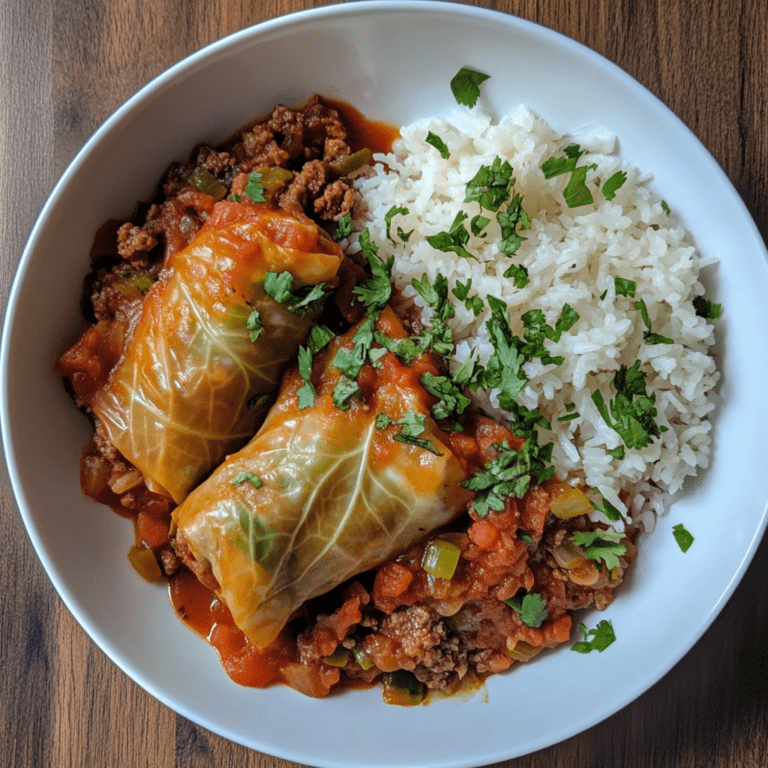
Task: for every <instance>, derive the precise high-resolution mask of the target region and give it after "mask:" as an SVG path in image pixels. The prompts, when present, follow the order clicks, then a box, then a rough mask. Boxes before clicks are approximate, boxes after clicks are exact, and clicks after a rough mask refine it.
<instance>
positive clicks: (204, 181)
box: [188, 165, 228, 200]
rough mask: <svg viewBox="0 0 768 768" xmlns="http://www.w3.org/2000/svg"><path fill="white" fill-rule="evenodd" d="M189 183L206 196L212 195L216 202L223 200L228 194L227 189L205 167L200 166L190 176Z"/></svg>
mask: <svg viewBox="0 0 768 768" xmlns="http://www.w3.org/2000/svg"><path fill="white" fill-rule="evenodd" d="M188 181H189V183H190V184H191V185H192V186H193V187H194V188H195V189H198V190H200V192H202V193H203V194H204V195H210V196H211V197H212V198H213V199H214V200H222V199H223V198H224V196H225V195H226V194H227V192H228V190H227V188H226V187H225V186H224V185H223V184H222V183H221V182H220V181H219V180H218V179H217V178H216V177H215V176H214V175H213V174H212V173H211V172H210V171H209V170H208V169H207V168H206V167H205V166H202V165H198V166H197V168H195V170H194V171H192V173H190V174H189V179H188Z"/></svg>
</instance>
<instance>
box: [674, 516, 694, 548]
mask: <svg viewBox="0 0 768 768" xmlns="http://www.w3.org/2000/svg"><path fill="white" fill-rule="evenodd" d="M672 535H673V536H674V537H675V541H676V542H677V546H678V547H680V549H681V550H682V551H683V552H687V551H688V550H689V549H690V548H691V544H693V541H694V538H693V536H692V535H691V532H690V531H688V530H687V529H686V527H685V526H684V525H683V524H682V523H678V524H677V525H675V526H673V527H672Z"/></svg>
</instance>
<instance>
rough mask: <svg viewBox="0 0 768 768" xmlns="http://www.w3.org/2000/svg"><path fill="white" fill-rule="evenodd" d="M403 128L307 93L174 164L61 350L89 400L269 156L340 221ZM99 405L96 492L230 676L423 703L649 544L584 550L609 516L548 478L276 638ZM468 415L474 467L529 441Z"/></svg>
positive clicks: (602, 583) (307, 210) (538, 644)
mask: <svg viewBox="0 0 768 768" xmlns="http://www.w3.org/2000/svg"><path fill="white" fill-rule="evenodd" d="M396 135H397V131H396V130H395V129H394V128H391V127H390V126H386V125H381V124H373V123H369V122H367V121H366V120H365V119H364V118H363V117H362V116H361V115H360V114H359V113H357V112H355V111H354V110H352V109H351V108H349V107H348V106H346V105H344V104H340V103H331V102H327V101H324V100H321V99H319V98H317V97H315V98H313V99H312V100H310V101H309V102H308V103H307V104H306V105H304V106H303V107H302V108H300V109H288V108H286V107H283V106H279V107H277V108H276V109H275V110H274V111H273V113H272V114H271V115H270V116H269V117H268V118H267V119H266V120H263V121H259V122H257V123H255V124H253V125H251V126H248V127H247V128H245V129H244V130H242V131H240V132H239V133H238V134H237V135H236V136H235V137H233V138H232V139H231V140H230V141H228V142H226V143H225V144H224V145H223V146H221V147H218V148H214V147H210V146H206V145H200V146H198V147H196V148H195V149H194V151H193V152H192V154H191V156H190V160H189V162H188V163H179V164H174V165H172V166H171V167H170V168H169V169H168V171H167V172H166V174H165V176H164V178H163V180H162V184H161V186H160V189H159V190H158V193H157V198H156V200H155V201H154V202H153V203H152V204H150V205H145V206H140V207H139V209H138V210H137V212H136V214H135V215H134V217H133V219H132V220H131V221H128V222H120V221H109V222H107V223H106V224H105V225H104V226H103V227H102V228H101V229H100V231H99V232H98V233H97V236H96V238H95V241H94V245H93V249H92V253H91V257H92V271H91V273H90V275H89V276H88V278H87V280H86V286H85V291H84V300H83V310H84V313H85V315H86V318H87V319H88V320H89V321H90V322H91V324H92V325H91V327H90V328H89V329H88V330H87V331H86V332H85V333H84V334H83V336H82V337H81V338H80V340H79V341H78V342H77V343H76V344H75V345H73V346H72V347H71V348H70V349H69V350H68V351H67V352H66V353H65V354H64V355H62V357H61V358H60V359H59V361H58V362H57V366H56V369H57V372H58V373H59V374H60V375H62V376H63V377H64V378H65V381H67V382H68V385H69V386H70V388H71V391H72V395H73V397H74V399H75V402H76V404H77V405H78V407H80V408H81V409H82V410H84V411H85V412H86V413H89V402H90V400H91V398H92V397H93V393H94V392H95V391H96V389H97V388H98V387H99V386H101V385H103V384H104V382H105V381H106V379H107V378H108V377H109V374H110V371H111V370H112V369H113V368H114V366H115V364H116V363H117V361H118V360H119V358H120V355H121V352H122V349H123V347H124V345H125V341H126V339H127V338H128V337H129V335H130V333H131V331H132V328H133V326H134V325H135V323H136V321H137V319H138V316H139V314H140V311H141V307H142V302H143V299H144V295H145V293H146V291H147V290H148V288H149V287H150V286H151V285H152V283H153V282H154V281H155V280H156V279H157V278H158V276H159V274H160V273H161V271H162V270H163V266H164V264H165V263H166V262H167V260H168V258H169V256H170V255H172V254H173V253H176V252H177V251H179V250H181V249H182V248H184V247H185V246H187V245H188V244H189V243H190V242H191V241H192V239H193V238H194V236H195V234H196V233H197V231H198V230H199V229H200V227H201V226H202V225H203V224H204V223H205V221H206V220H207V217H208V215H209V213H210V212H211V210H212V207H213V204H214V203H215V202H216V201H217V200H220V199H223V198H225V197H228V198H234V199H237V196H239V195H243V194H245V190H246V186H247V184H248V178H249V174H250V173H251V172H253V171H256V172H258V173H260V174H261V175H262V180H261V182H262V184H263V186H264V189H265V193H266V194H267V195H268V199H270V200H271V201H272V202H274V203H276V204H277V205H278V206H280V207H282V208H284V209H285V210H287V211H289V212H292V213H296V212H301V213H303V214H305V215H307V216H309V217H310V218H311V219H313V220H314V221H315V222H316V223H317V224H318V225H319V226H321V227H323V228H325V229H326V230H327V231H328V232H329V233H330V234H332V235H333V234H334V233H335V231H336V228H337V222H339V221H340V220H341V219H342V218H344V217H345V216H347V215H349V214H352V213H353V206H354V202H355V194H354V189H353V186H352V182H351V181H350V179H349V178H348V174H350V173H351V172H353V171H354V170H356V169H357V168H359V167H360V165H361V164H365V163H367V162H369V161H370V156H371V151H386V150H388V149H389V147H390V146H391V142H392V141H393V140H394V138H395V137H396ZM363 275H364V272H363V269H362V267H361V266H360V265H359V264H358V263H356V262H355V260H354V257H353V258H352V259H350V260H349V261H348V263H347V264H345V265H344V267H343V270H342V274H341V276H340V284H339V288H338V290H337V294H336V303H335V305H334V307H332V308H331V309H330V313H331V314H332V315H335V316H333V317H330V318H327V317H324V321H325V322H326V323H327V324H329V325H331V327H334V326H335V327H336V328H337V329H339V330H340V329H341V328H343V327H344V325H345V324H347V325H348V324H349V323H351V322H354V321H355V320H356V319H358V318H357V317H356V309H355V307H354V306H353V305H352V303H351V302H350V300H349V297H350V296H351V286H353V285H354V284H355V282H356V281H358V280H359V279H361V278H362V277H363ZM90 415H91V418H92V420H93V422H94V437H93V440H92V442H91V444H90V445H89V446H88V447H87V448H86V449H85V451H84V454H83V458H82V463H81V484H82V487H83V490H84V492H85V493H86V494H87V495H89V496H91V497H92V498H94V499H96V500H98V501H100V502H102V503H105V504H107V505H109V506H111V507H112V508H113V509H115V510H116V511H117V512H119V513H120V514H122V515H124V516H126V517H130V518H132V519H133V521H134V523H135V533H136V543H135V545H134V547H132V549H131V552H130V553H129V558H130V559H131V561H132V563H133V564H134V566H135V567H136V568H137V570H138V571H139V572H140V573H142V575H144V576H145V577H146V578H148V579H157V578H166V579H168V581H169V588H170V595H171V600H172V602H173V605H174V607H175V609H176V611H177V612H178V614H179V616H180V617H181V618H182V619H183V620H184V621H185V622H186V623H187V624H188V625H189V626H190V627H191V628H193V629H194V630H195V631H196V632H198V633H199V634H200V635H202V636H203V637H205V638H206V639H207V640H208V642H209V643H210V644H211V645H213V646H214V647H215V648H216V650H217V651H218V653H219V656H220V658H221V661H222V664H223V666H224V668H225V670H226V672H227V674H228V675H229V676H230V677H231V678H232V679H233V680H234V681H236V682H237V683H239V684H242V685H246V686H256V687H266V686H268V685H272V684H275V683H284V684H288V685H290V686H292V687H293V688H295V689H297V690H299V691H301V692H302V693H305V694H307V695H311V696H317V697H322V696H326V695H327V694H329V693H330V692H331V690H332V689H333V690H336V689H339V688H343V687H348V686H350V685H369V684H372V683H374V682H375V681H377V680H381V681H382V684H383V690H384V698H385V700H386V701H388V702H389V703H395V704H413V703H419V702H421V701H422V700H423V699H424V696H425V695H426V693H427V692H428V691H429V690H440V691H444V692H453V691H455V690H457V689H458V688H459V687H461V686H466V685H468V684H474V683H476V682H477V681H478V680H482V679H483V678H484V677H486V676H488V675H490V674H493V673H497V672H501V671H503V670H506V669H508V668H509V667H510V666H511V665H512V664H513V663H515V662H516V661H527V660H529V659H531V658H532V657H533V656H535V655H536V654H537V653H538V652H539V651H540V650H542V649H545V648H550V647H553V646H556V645H558V644H561V643H564V642H566V641H568V639H569V638H570V635H571V628H572V616H571V612H572V611H575V610H578V609H583V608H587V607H589V606H596V607H597V608H599V609H602V608H604V607H605V606H607V605H608V604H609V603H610V602H611V600H612V599H613V593H614V590H615V588H616V587H617V586H618V585H619V584H620V583H621V581H622V579H623V577H624V574H625V572H626V569H627V568H628V566H629V565H630V564H631V562H632V561H633V560H634V557H635V553H636V550H635V547H634V544H633V541H632V539H633V537H632V536H631V534H628V535H627V537H625V538H624V539H622V540H621V544H622V545H623V546H624V548H625V553H624V555H623V556H622V557H620V558H619V560H618V565H615V566H614V567H613V568H610V569H609V568H607V567H605V565H602V566H601V564H599V563H596V562H594V561H593V560H590V559H588V558H586V557H585V556H584V553H583V551H581V550H580V549H579V548H578V547H575V546H573V545H572V544H571V543H570V537H571V536H572V535H573V533H575V532H577V531H598V530H600V529H601V528H603V526H601V525H600V524H597V523H594V522H592V521H591V520H590V519H589V517H588V516H587V515H586V514H584V512H585V510H586V508H585V507H584V505H583V504H582V503H580V502H582V501H583V499H584V498H586V497H583V494H581V493H580V491H578V490H577V489H572V488H570V487H569V486H566V485H564V484H562V483H559V482H555V481H548V482H546V483H544V484H543V485H538V486H537V485H532V486H531V487H530V488H529V490H528V491H527V492H526V493H525V495H524V497H523V498H522V499H514V498H507V499H506V500H505V503H504V508H503V509H502V510H493V509H491V510H489V511H488V512H487V514H485V515H484V516H481V515H479V514H478V513H477V512H476V511H475V510H474V509H472V508H471V507H470V509H469V510H468V511H467V513H466V514H465V515H463V516H462V517H461V518H460V519H459V520H457V521H455V522H454V523H453V524H451V526H450V527H449V529H447V530H443V531H440V532H439V533H436V534H432V535H431V536H430V538H429V539H428V540H426V541H424V542H422V543H420V544H418V545H415V546H413V547H411V548H410V549H409V550H407V551H406V552H403V553H402V554H400V555H399V556H398V557H396V558H395V559H394V560H392V561H390V562H386V563H383V564H382V565H380V566H379V567H378V568H376V569H375V570H374V571H373V572H369V573H365V574H363V575H361V576H359V577H357V578H356V579H354V580H353V581H352V582H350V583H346V584H343V585H341V586H340V587H338V588H337V589H335V590H333V591H332V592H331V593H329V594H327V595H324V596H323V597H322V598H317V599H315V600H312V601H309V603H307V604H305V605H304V607H303V610H302V612H301V615H299V616H296V617H294V618H293V620H292V621H291V622H289V624H288V625H287V626H286V627H285V628H284V629H283V631H282V632H281V634H280V636H279V637H278V639H277V640H276V641H275V642H274V643H272V644H271V645H270V646H269V647H267V648H265V649H261V648H259V647H257V646H255V645H253V644H251V643H250V642H249V641H248V640H247V639H246V637H245V635H244V634H243V633H242V632H241V631H240V630H239V629H238V628H237V627H236V626H235V624H234V622H233V620H232V617H231V614H230V612H229V610H228V609H227V607H226V605H225V604H224V603H222V602H221V601H220V600H219V599H218V598H217V597H216V595H215V593H214V592H213V591H212V590H211V589H210V588H209V586H206V585H205V584H203V583H201V581H200V580H198V578H197V577H196V576H195V575H194V574H193V573H192V571H190V570H189V569H188V568H187V567H186V566H185V564H184V562H183V554H184V553H183V551H180V552H179V553H177V549H176V548H175V547H174V544H175V542H172V541H170V540H169V526H170V520H171V512H172V508H173V502H172V501H171V500H170V499H168V498H167V497H166V496H164V495H160V494H157V493H154V492H152V491H151V490H149V489H148V488H147V487H146V486H145V485H144V483H143V479H142V476H141V473H140V472H139V471H138V470H137V469H136V468H135V467H133V466H132V465H131V464H130V463H129V462H127V461H126V460H125V459H124V458H123V457H122V456H121V455H120V454H119V453H118V451H117V450H116V449H115V448H114V446H112V445H111V443H110V442H109V440H108V439H107V438H106V435H105V434H104V431H103V430H102V429H101V428H100V425H99V423H98V420H97V419H96V418H95V417H94V416H93V414H92V413H90ZM464 426H465V428H464V431H463V432H461V433H457V435H456V438H455V441H454V444H452V446H451V447H452V449H453V450H454V451H455V452H456V453H457V455H461V456H462V459H463V461H464V462H465V463H466V465H467V466H468V467H469V468H471V469H472V471H480V470H481V469H482V468H483V467H484V466H485V465H486V463H487V462H488V461H490V460H492V459H493V458H494V457H495V456H496V455H497V453H498V452H497V447H498V446H499V445H500V444H502V443H503V442H504V441H506V442H507V443H508V444H509V445H511V446H512V447H515V446H520V445H521V444H522V441H521V440H520V439H519V438H516V437H514V436H513V435H512V434H511V433H510V432H509V431H508V430H507V429H506V428H505V427H503V426H502V425H500V424H497V423H496V422H494V421H492V420H490V419H488V418H485V417H483V416H475V417H472V418H471V419H470V420H469V421H468V422H467V423H466V424H465V425H464ZM574 495H575V496H576V499H575V500H574V498H573V497H574ZM582 497H583V498H582ZM179 549H180V550H181V548H179ZM180 555H181V556H180ZM446 560H447V561H448V563H447V564H446V562H445V561H446ZM521 595H538V596H540V598H542V599H543V603H542V604H543V605H545V610H544V611H543V612H542V613H541V614H540V615H538V616H536V617H534V618H533V619H531V618H530V616H526V615H525V612H521V611H520V605H519V600H520V596H521ZM516 601H517V602H516Z"/></svg>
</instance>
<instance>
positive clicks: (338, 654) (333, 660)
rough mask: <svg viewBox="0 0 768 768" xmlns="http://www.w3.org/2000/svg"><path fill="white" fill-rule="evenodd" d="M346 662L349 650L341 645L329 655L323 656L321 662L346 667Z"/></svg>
mask: <svg viewBox="0 0 768 768" xmlns="http://www.w3.org/2000/svg"><path fill="white" fill-rule="evenodd" d="M348 662H349V651H348V650H347V649H346V648H344V647H343V646H341V645H340V646H338V647H337V648H336V650H335V651H334V652H333V653H332V654H331V655H330V656H323V664H328V665H329V666H331V667H346V666H347V663H348Z"/></svg>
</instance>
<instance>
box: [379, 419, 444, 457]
mask: <svg viewBox="0 0 768 768" xmlns="http://www.w3.org/2000/svg"><path fill="white" fill-rule="evenodd" d="M426 421H427V417H426V414H423V413H415V412H413V411H410V412H408V413H406V414H405V416H403V418H402V419H393V418H392V417H391V416H389V415H387V414H386V413H380V414H378V415H377V416H376V429H386V428H387V427H388V426H390V425H399V426H401V427H402V429H401V430H400V432H398V433H396V434H395V435H394V436H393V439H394V440H397V441H398V442H399V443H406V444H408V445H415V446H417V447H418V448H423V449H424V450H426V451H429V452H430V453H434V454H435V456H442V455H443V454H442V453H440V451H438V450H437V448H436V447H435V444H434V443H433V442H432V441H431V440H425V439H423V438H422V437H420V436H421V435H422V434H424V431H425V430H426Z"/></svg>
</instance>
